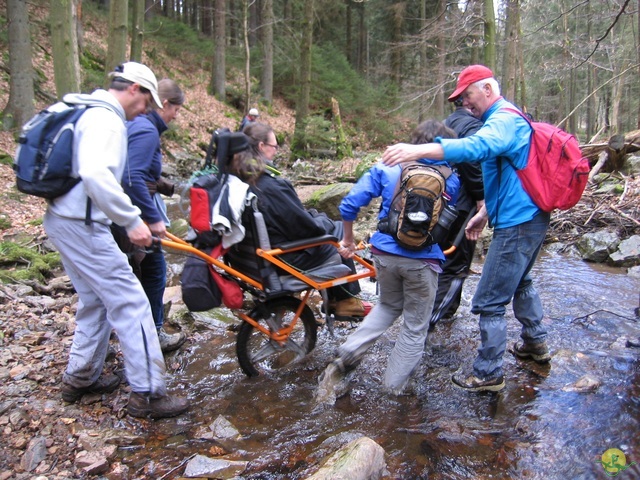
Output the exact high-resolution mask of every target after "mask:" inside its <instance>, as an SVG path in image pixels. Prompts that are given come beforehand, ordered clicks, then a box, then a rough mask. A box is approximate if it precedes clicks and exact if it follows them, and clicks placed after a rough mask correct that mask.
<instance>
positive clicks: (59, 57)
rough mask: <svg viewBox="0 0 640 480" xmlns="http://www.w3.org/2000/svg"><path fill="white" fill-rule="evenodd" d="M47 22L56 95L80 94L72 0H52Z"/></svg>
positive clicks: (59, 96)
mask: <svg viewBox="0 0 640 480" xmlns="http://www.w3.org/2000/svg"><path fill="white" fill-rule="evenodd" d="M49 22H50V24H51V49H52V52H53V76H54V79H55V84H56V94H57V95H58V98H62V97H63V96H64V95H65V94H66V93H71V92H74V93H79V92H80V61H79V58H78V42H77V40H76V34H77V30H76V9H75V5H74V2H73V0H52V1H51V9H50V11H49Z"/></svg>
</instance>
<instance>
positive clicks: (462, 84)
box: [449, 65, 493, 102]
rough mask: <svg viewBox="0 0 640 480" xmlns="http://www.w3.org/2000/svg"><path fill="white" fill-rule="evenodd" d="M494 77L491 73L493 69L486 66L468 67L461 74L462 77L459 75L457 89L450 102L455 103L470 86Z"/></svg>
mask: <svg viewBox="0 0 640 480" xmlns="http://www.w3.org/2000/svg"><path fill="white" fill-rule="evenodd" d="M492 77H493V72H492V71H491V69H489V68H487V67H485V66H484V65H470V66H468V67H467V68H465V69H464V70H462V71H461V72H460V75H458V83H457V85H456V89H455V90H454V91H453V93H452V94H451V95H449V101H450V102H453V101H454V100H455V99H456V98H458V97H459V96H460V95H461V94H462V92H464V91H465V90H466V89H467V87H468V86H469V85H472V84H474V83H476V82H479V81H480V80H484V79H486V78H492Z"/></svg>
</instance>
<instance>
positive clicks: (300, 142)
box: [291, 0, 314, 155]
mask: <svg viewBox="0 0 640 480" xmlns="http://www.w3.org/2000/svg"><path fill="white" fill-rule="evenodd" d="M313 4H314V0H307V1H306V2H305V3H304V14H303V15H304V16H303V19H302V25H301V27H302V28H301V31H302V41H301V43H300V80H299V84H300V92H299V95H298V101H297V104H296V126H295V130H294V133H293V142H292V149H291V150H292V152H291V153H292V154H294V155H295V153H296V152H300V151H304V149H305V143H306V141H305V136H306V127H307V118H308V117H309V97H310V96H311V45H312V42H313Z"/></svg>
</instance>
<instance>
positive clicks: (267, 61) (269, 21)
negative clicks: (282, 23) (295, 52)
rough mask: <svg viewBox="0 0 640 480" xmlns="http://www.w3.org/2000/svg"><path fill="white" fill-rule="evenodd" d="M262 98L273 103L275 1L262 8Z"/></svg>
mask: <svg viewBox="0 0 640 480" xmlns="http://www.w3.org/2000/svg"><path fill="white" fill-rule="evenodd" d="M262 21H263V26H262V28H261V31H262V53H263V55H264V59H263V66H262V96H263V97H264V99H265V100H266V101H267V102H269V103H271V102H272V101H273V23H274V21H275V17H274V16H273V0H264V2H263V7H262Z"/></svg>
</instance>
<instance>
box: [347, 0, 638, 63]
mask: <svg viewBox="0 0 640 480" xmlns="http://www.w3.org/2000/svg"><path fill="white" fill-rule="evenodd" d="M638 1H640V0H638ZM344 3H345V5H346V18H345V27H344V29H345V46H344V50H345V52H344V53H345V56H346V57H347V61H348V62H349V65H351V66H353V50H352V49H353V44H352V40H351V11H352V8H351V0H344Z"/></svg>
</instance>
